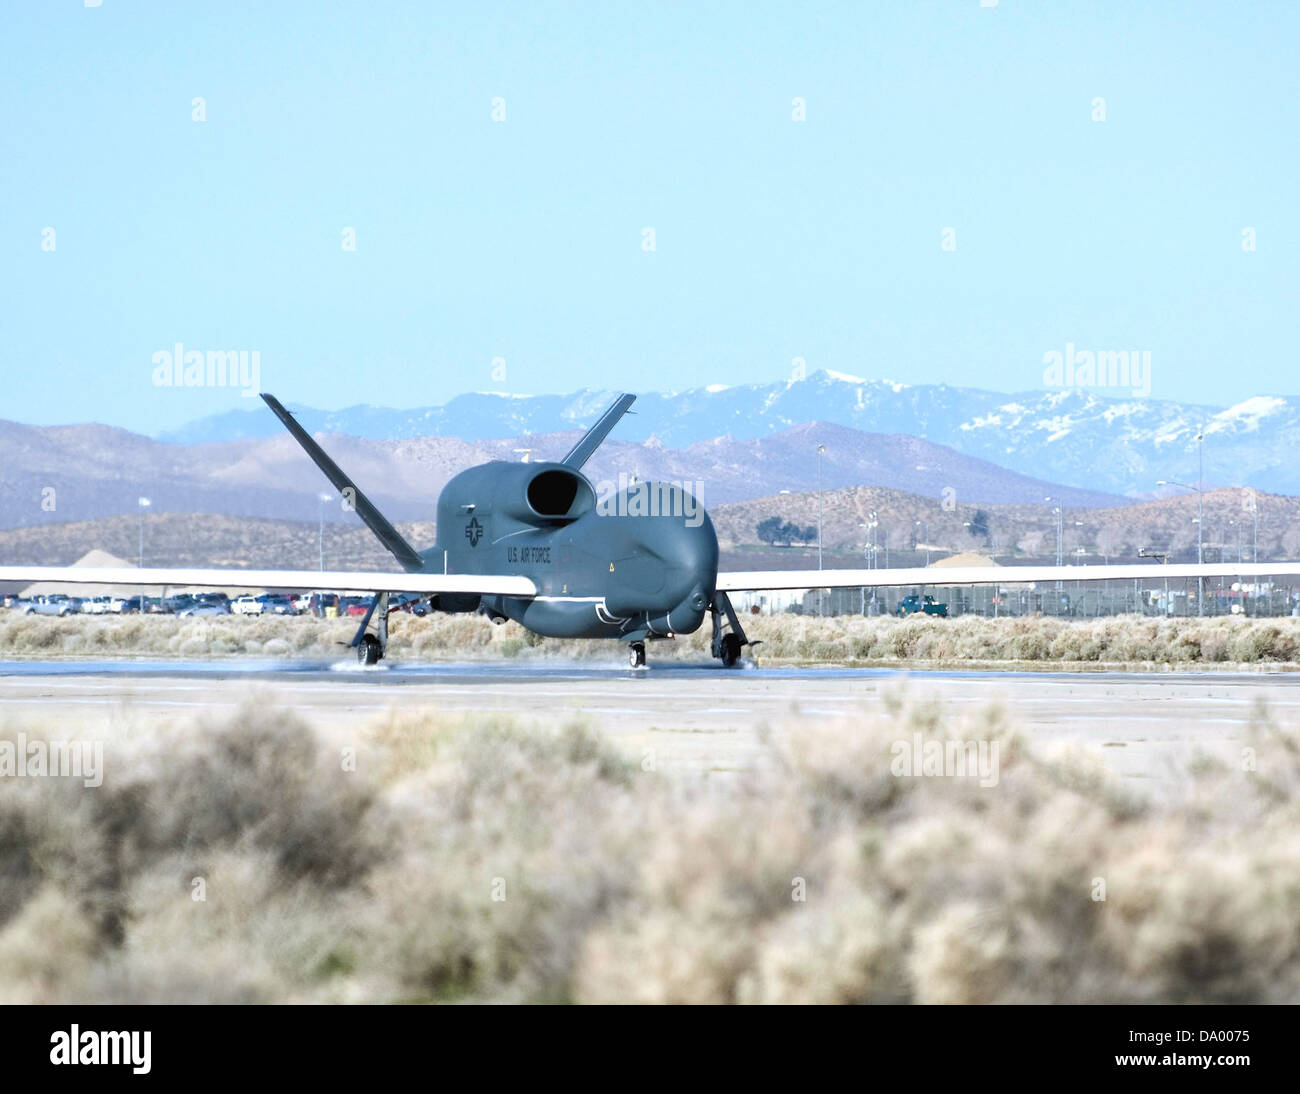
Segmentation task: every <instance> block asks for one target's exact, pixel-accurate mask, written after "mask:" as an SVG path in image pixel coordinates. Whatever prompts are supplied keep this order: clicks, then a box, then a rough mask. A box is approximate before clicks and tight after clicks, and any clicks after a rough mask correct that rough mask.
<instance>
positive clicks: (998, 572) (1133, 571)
mask: <svg viewBox="0 0 1300 1094" xmlns="http://www.w3.org/2000/svg"><path fill="white" fill-rule="evenodd" d="M1297 575H1300V562H1259V563H1249V562H1248V563H1236V564H1234V563H1217V562H1216V563H1203V564H1198V563H1194V562H1193V563H1177V564H1171V565H1166V566H1162V565H1159V564H1153V563H1147V564H1146V565H1142V564H1136V565H1131V564H1130V565H1122V566H942V567H934V566H930V567H919V566H917V567H912V568H907V569H893V570H737V571H733V572H731V573H720V574H718V585H717V588H718V592H724V593H730V592H750V591H755V592H757V591H759V590H765V589H848V588H855V589H856V588H859V587H864V586H865V587H867V588H872V587H875V588H889V587H896V586H906V585H933V586H949V585H1025V584H1034V583H1038V582H1049V581H1050V582H1056V581H1134V580H1136V581H1146V582H1152V581H1163V580H1164V579H1165V578H1169V579H1171V580H1174V579H1180V578H1189V577H1190V578H1195V577H1203V578H1210V577H1227V578H1232V579H1234V580H1236V579H1238V578H1255V577H1295V576H1297Z"/></svg>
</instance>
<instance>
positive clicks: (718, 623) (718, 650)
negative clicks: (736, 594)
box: [709, 593, 758, 668]
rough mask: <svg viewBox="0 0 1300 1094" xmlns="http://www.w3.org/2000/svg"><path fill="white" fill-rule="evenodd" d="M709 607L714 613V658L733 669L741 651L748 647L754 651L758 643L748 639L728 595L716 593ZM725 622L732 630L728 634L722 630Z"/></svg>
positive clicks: (712, 648)
mask: <svg viewBox="0 0 1300 1094" xmlns="http://www.w3.org/2000/svg"><path fill="white" fill-rule="evenodd" d="M709 607H710V609H711V610H712V612H713V641H712V643H711V645H710V648H711V650H712V653H713V656H714V657H716V658H717V659H718V660H719V661H721V662H722V663H723V664H724V665H726V666H727V668H732V667H733V666H735V665H736V664H737V663H739V661H740V651H741V649H742V648H743V647H745V646H748V647H749V648H750V649H753V648H754V647H755V646H757V645H758V643H757V642H751V641H750V640H749V639H748V637H746V635H745V629H744V628H743V627H742V626H741V625H740V620H739V619H738V618H737V617H736V612H735V609H734V608H732V606H731V600H730V598H729V597H728V596H727V594H726V593H714V594H713V603H712V604H710V605H709ZM724 621H725V622H726V624H727V626H728V627H729V628H730V630H728V631H726V632H724V631H723V629H722V626H723V623H724Z"/></svg>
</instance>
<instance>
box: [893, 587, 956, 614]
mask: <svg viewBox="0 0 1300 1094" xmlns="http://www.w3.org/2000/svg"><path fill="white" fill-rule="evenodd" d="M917 612H924V613H925V614H926V615H937V616H941V617H942V618H944V619H947V618H948V605H947V604H940V603H939V602H938V601H936V600H935V599H934V597H932V596H930V595H929V594H928V593H927V594H926V595H925V596H919V595H918V594H916V593H909V594H908V595H907V596H905V597H903V599H902V600H900V601H899V602H898V610H897V611H896V612H895V613H894V614H895V615H897V616H898V617H899V618H900V619H902V618H903V617H904V616H908V615H915V614H916V613H917Z"/></svg>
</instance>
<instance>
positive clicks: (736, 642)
mask: <svg viewBox="0 0 1300 1094" xmlns="http://www.w3.org/2000/svg"><path fill="white" fill-rule="evenodd" d="M720 657H721V659H722V663H723V664H724V665H726V666H727V668H731V667H732V666H733V665H735V664H736V663H737V662H738V661H739V660H740V638H739V636H738V635H734V634H724V635H723V636H722V652H721V654H720Z"/></svg>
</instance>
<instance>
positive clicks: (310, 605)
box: [307, 593, 339, 619]
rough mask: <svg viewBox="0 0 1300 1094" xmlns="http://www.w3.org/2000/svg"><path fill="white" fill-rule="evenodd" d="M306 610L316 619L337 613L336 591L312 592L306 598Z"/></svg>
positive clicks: (337, 599) (337, 596)
mask: <svg viewBox="0 0 1300 1094" xmlns="http://www.w3.org/2000/svg"><path fill="white" fill-rule="evenodd" d="M307 610H308V611H309V612H311V614H312V615H314V616H316V618H317V619H324V618H326V617H327V616H332V615H337V614H338V611H339V594H338V593H312V594H311V596H309V597H308V598H307Z"/></svg>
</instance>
